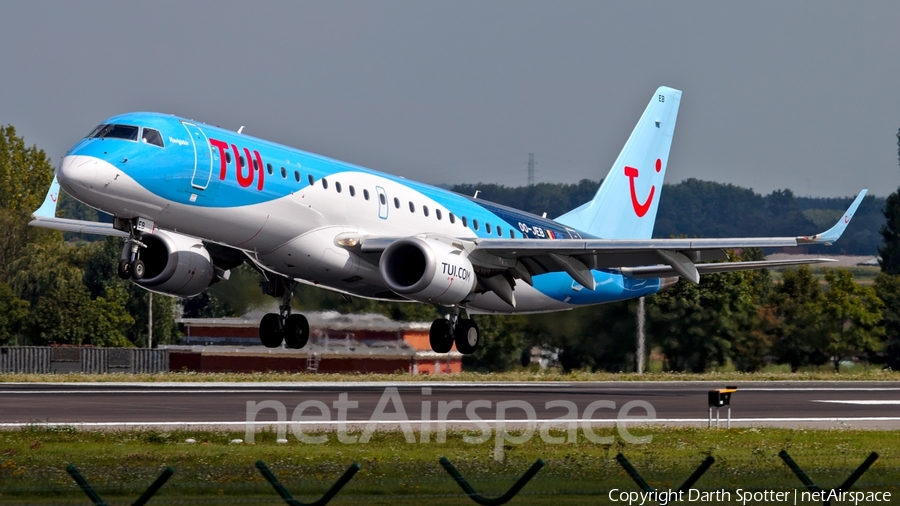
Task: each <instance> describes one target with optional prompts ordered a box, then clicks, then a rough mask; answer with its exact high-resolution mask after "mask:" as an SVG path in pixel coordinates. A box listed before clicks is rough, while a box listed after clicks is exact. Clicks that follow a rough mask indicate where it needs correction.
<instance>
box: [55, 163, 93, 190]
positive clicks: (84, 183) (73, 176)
mask: <svg viewBox="0 0 900 506" xmlns="http://www.w3.org/2000/svg"><path fill="white" fill-rule="evenodd" d="M97 165H98V161H97V159H96V158H94V157H90V156H78V155H69V156H65V157H63V159H62V163H60V164H59V170H58V171H57V178H58V179H59V183H60V185H62V187H63V188H65V190H66V191H67V192H70V193H72V194H76V195H77V194H78V191H79V190H80V189H92V188H93V187H94V184H95V182H96V180H97Z"/></svg>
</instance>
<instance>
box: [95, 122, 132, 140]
mask: <svg viewBox="0 0 900 506" xmlns="http://www.w3.org/2000/svg"><path fill="white" fill-rule="evenodd" d="M138 130H139V128H138V127H136V126H131V125H100V126H99V127H97V128H95V129H94V131H93V132H91V135H89V136H88V137H89V138H96V139H126V140H129V141H136V140H138Z"/></svg>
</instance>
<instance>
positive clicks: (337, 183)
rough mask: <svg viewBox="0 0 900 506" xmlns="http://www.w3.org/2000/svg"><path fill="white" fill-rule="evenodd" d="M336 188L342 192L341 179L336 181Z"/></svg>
mask: <svg viewBox="0 0 900 506" xmlns="http://www.w3.org/2000/svg"><path fill="white" fill-rule="evenodd" d="M334 189H335V190H337V192H338V193H341V182H340V181H338V182H336V183H334Z"/></svg>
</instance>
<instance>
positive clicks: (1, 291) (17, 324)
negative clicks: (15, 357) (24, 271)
mask: <svg viewBox="0 0 900 506" xmlns="http://www.w3.org/2000/svg"><path fill="white" fill-rule="evenodd" d="M27 318H28V302H26V301H24V300H22V299H20V298H18V297H16V295H15V294H14V293H13V291H12V289H11V288H10V287H9V285H7V284H6V283H0V344H3V345H5V344H15V343H16V341H17V340H18V337H19V332H20V331H21V330H22V328H23V326H24V325H25V321H26V319H27Z"/></svg>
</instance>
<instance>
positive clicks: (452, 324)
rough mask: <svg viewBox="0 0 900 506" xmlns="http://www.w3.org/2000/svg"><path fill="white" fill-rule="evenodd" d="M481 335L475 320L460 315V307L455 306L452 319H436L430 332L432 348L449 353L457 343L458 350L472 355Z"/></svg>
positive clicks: (438, 351) (429, 339) (437, 351)
mask: <svg viewBox="0 0 900 506" xmlns="http://www.w3.org/2000/svg"><path fill="white" fill-rule="evenodd" d="M479 340H480V335H479V333H478V326H477V325H475V321H474V320H471V319H468V318H460V317H459V308H458V307H454V308H453V310H452V311H451V313H450V319H449V320H446V319H443V318H441V319H439V320H435V321H434V322H433V323H432V324H431V330H430V331H429V332H428V341H429V343H430V344H431V349H432V350H434V351H435V352H436V353H447V352H448V351H450V349H451V348H452V347H453V343H454V342H455V343H456V351H458V352H460V353H462V354H463V355H471V354H472V353H475V350H477V349H478V343H479Z"/></svg>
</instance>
